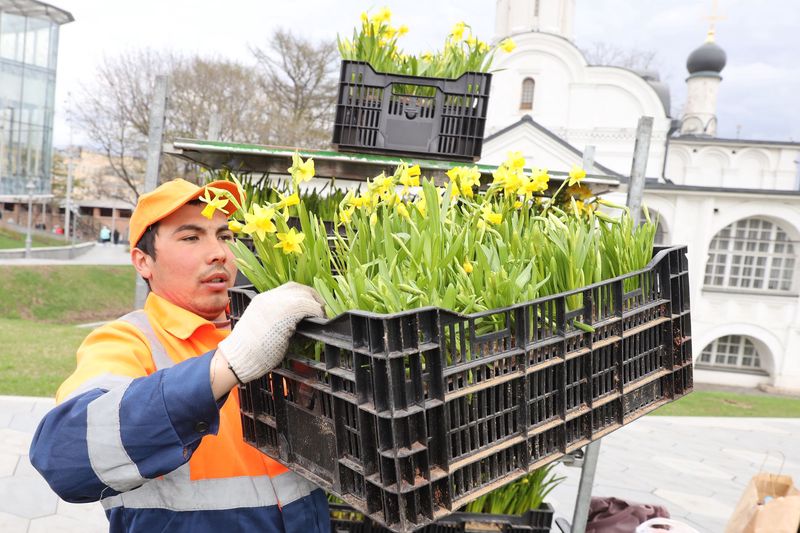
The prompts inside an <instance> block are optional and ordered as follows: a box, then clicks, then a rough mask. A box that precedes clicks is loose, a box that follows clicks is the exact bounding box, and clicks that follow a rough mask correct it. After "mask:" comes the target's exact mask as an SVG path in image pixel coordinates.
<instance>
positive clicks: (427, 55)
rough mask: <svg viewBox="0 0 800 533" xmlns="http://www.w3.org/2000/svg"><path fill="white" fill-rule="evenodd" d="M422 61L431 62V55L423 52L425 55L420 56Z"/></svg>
mask: <svg viewBox="0 0 800 533" xmlns="http://www.w3.org/2000/svg"><path fill="white" fill-rule="evenodd" d="M422 59H424V60H425V61H432V60H433V54H432V53H430V52H425V53H423V54H422Z"/></svg>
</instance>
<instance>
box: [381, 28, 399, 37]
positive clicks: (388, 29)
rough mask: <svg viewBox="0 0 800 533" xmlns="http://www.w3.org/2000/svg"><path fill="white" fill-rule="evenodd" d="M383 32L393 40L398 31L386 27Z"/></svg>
mask: <svg viewBox="0 0 800 533" xmlns="http://www.w3.org/2000/svg"><path fill="white" fill-rule="evenodd" d="M383 31H384V33H385V34H386V37H388V38H389V39H391V38H392V37H394V36H395V34H396V33H397V30H396V29H394V28H392V27H391V26H386V29H385V30H383Z"/></svg>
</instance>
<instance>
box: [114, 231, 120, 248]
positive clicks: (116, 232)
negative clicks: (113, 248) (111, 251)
mask: <svg viewBox="0 0 800 533" xmlns="http://www.w3.org/2000/svg"><path fill="white" fill-rule="evenodd" d="M114 244H119V231H118V230H117V229H116V228H114Z"/></svg>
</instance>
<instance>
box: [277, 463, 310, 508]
mask: <svg viewBox="0 0 800 533" xmlns="http://www.w3.org/2000/svg"><path fill="white" fill-rule="evenodd" d="M272 486H273V487H275V494H277V495H278V501H279V502H280V503H281V505H288V504H290V503H292V502H293V501H296V500H299V499H300V498H304V497H306V496H308V495H309V494H311V491H313V490H314V489H316V488H317V486H316V485H314V484H313V483H311V482H310V481H309V480H307V479H306V478H304V477H303V476H300V475H299V474H296V473H294V472H292V471H291V470H290V471H288V472H284V473H283V474H280V475H278V476H275V477H273V478H272Z"/></svg>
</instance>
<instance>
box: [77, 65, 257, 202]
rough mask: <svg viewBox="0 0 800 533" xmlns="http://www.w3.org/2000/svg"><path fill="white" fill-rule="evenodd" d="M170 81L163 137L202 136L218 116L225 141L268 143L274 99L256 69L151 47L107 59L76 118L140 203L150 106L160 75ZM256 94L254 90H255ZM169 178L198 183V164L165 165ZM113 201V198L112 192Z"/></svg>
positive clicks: (131, 196) (85, 93) (168, 160)
mask: <svg viewBox="0 0 800 533" xmlns="http://www.w3.org/2000/svg"><path fill="white" fill-rule="evenodd" d="M158 74H168V75H169V76H170V94H169V97H168V98H169V106H168V111H167V120H166V126H165V134H164V136H165V138H166V139H174V138H177V137H190V138H202V137H205V136H206V134H207V129H208V123H209V117H210V116H211V115H212V114H218V115H219V118H220V124H221V131H220V136H221V139H224V140H233V139H236V140H240V141H242V142H254V143H258V142H262V143H263V142H267V141H268V132H267V129H266V128H265V127H264V124H266V123H267V122H268V120H267V118H268V116H269V113H268V112H267V110H268V102H267V99H266V97H265V96H263V95H262V93H261V91H259V90H257V87H258V79H257V78H256V76H255V72H254V70H253V69H251V68H247V67H245V66H242V65H240V64H238V63H235V62H233V61H229V60H219V59H202V58H198V57H193V58H184V57H181V56H177V55H174V54H170V53H157V52H153V51H151V50H144V51H136V52H129V53H125V54H122V55H120V56H118V57H114V58H107V59H106V60H105V61H104V62H103V64H102V65H101V66H100V67H99V69H98V71H97V79H96V80H95V82H94V83H93V84H92V85H91V86H85V87H84V88H83V94H82V97H81V102H80V104H79V105H78V106H76V111H75V112H74V113H73V115H74V117H73V118H74V119H75V123H76V124H77V125H78V126H79V127H80V128H81V129H82V130H83V131H84V132H85V134H86V135H87V136H88V137H89V139H90V141H91V143H92V144H93V145H94V147H95V148H97V149H99V150H101V151H102V152H103V153H104V154H105V155H106V157H107V159H108V166H109V168H108V170H109V172H110V173H112V174H113V175H115V176H117V177H118V178H119V179H121V180H122V182H123V183H124V184H125V185H126V187H127V190H128V191H129V193H130V194H126V195H125V198H120V199H126V200H128V201H131V200H133V201H135V200H136V199H137V198H138V196H139V194H140V192H141V187H142V185H143V183H144V169H145V154H146V146H147V133H148V128H149V120H150V102H151V100H152V98H153V91H154V85H155V77H156V75H158ZM254 89H256V90H254ZM161 175H162V178H163V179H170V178H173V177H177V176H182V177H187V178H189V179H192V178H193V177H194V175H195V172H194V169H193V168H192V165H188V164H183V163H179V162H178V161H177V160H175V159H173V158H164V159H163V160H162V168H161ZM111 196H113V195H111Z"/></svg>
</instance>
